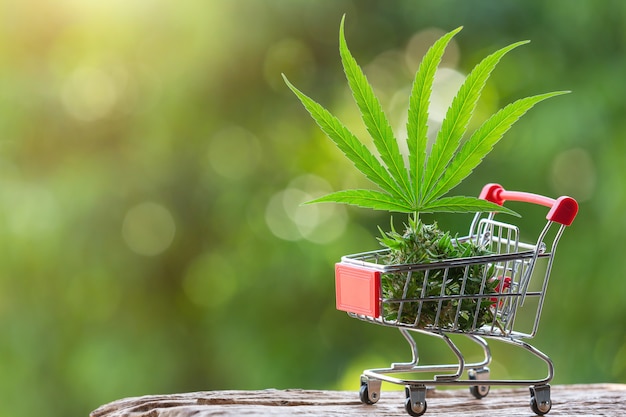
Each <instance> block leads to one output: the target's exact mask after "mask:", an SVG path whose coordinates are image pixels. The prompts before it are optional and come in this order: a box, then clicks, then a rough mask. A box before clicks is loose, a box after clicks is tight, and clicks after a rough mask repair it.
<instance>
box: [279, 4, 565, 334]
mask: <svg viewBox="0 0 626 417" xmlns="http://www.w3.org/2000/svg"><path fill="white" fill-rule="evenodd" d="M344 21H345V16H344V18H343V19H342V21H341V25H340V29H339V52H340V55H341V62H342V65H343V69H344V72H345V75H346V78H347V80H348V84H349V87H350V90H351V91H352V95H353V97H354V100H355V101H356V104H357V106H358V108H359V110H360V112H361V115H362V119H363V122H364V123H365V126H366V128H367V131H368V132H369V134H370V136H371V138H372V140H373V143H374V146H375V148H376V151H377V153H378V155H376V154H375V153H373V152H372V151H370V150H369V148H368V147H367V146H366V145H365V144H364V143H363V142H361V141H360V140H359V139H358V138H357V137H356V136H355V135H354V134H353V133H352V132H350V130H348V128H346V126H344V124H342V123H341V122H340V121H339V119H338V118H337V117H335V116H334V115H332V114H331V113H330V112H329V111H328V110H327V109H325V108H324V107H322V106H321V105H320V104H318V103H317V102H315V101H314V100H312V99H311V98H310V97H308V96H307V95H305V94H304V93H302V92H301V91H300V90H298V89H297V88H296V87H295V86H294V85H293V84H291V83H290V82H289V80H288V79H287V77H285V76H284V75H283V78H284V79H285V82H286V83H287V85H288V86H289V88H290V89H291V90H292V91H293V92H294V93H295V94H296V96H297V97H298V98H299V99H300V101H301V102H302V104H303V105H304V107H305V108H306V110H308V112H309V113H310V114H311V116H312V117H313V119H314V120H315V121H316V122H317V124H318V125H319V126H320V128H321V129H322V131H323V132H324V133H325V134H326V135H327V136H328V137H329V138H330V139H331V140H332V141H333V142H334V143H335V144H336V145H337V147H338V148H339V149H340V150H341V151H342V152H343V153H344V155H345V156H346V157H347V158H348V159H349V160H350V161H351V162H352V163H353V164H354V166H355V167H356V168H357V169H358V170H359V171H360V172H361V173H362V174H363V175H365V177H367V178H368V179H369V180H370V181H371V182H372V183H374V184H375V185H376V186H377V189H371V190H365V189H352V190H343V191H337V192H333V193H331V194H328V195H326V196H323V197H320V198H317V199H315V200H313V201H311V202H310V203H321V202H335V203H343V204H349V205H354V206H359V207H365V208H370V209H374V210H384V211H389V212H397V213H407V214H408V216H409V221H408V222H407V223H406V231H405V232H404V233H403V234H399V233H396V232H395V231H393V230H392V231H391V232H388V233H384V234H383V236H382V238H380V239H379V240H380V241H381V243H382V244H383V245H384V246H386V247H387V248H388V249H389V255H388V259H387V261H388V262H390V263H396V262H397V263H428V262H432V261H435V260H441V259H444V258H451V257H460V256H465V255H466V254H470V255H476V254H478V251H479V250H480V248H471V247H469V248H468V247H467V246H463V245H459V244H458V242H456V241H455V239H453V238H451V237H450V236H449V234H447V233H444V232H442V231H440V230H439V229H438V228H437V227H436V225H426V226H428V227H424V226H425V225H424V224H423V223H422V221H421V219H420V215H421V214H422V213H435V212H458V213H463V212H483V211H498V212H506V213H509V214H515V213H514V212H512V211H511V210H509V209H507V208H504V207H501V206H498V205H496V204H494V203H491V202H488V201H484V200H481V199H478V198H474V197H466V196H448V195H447V194H448V192H450V191H451V190H452V189H453V188H455V187H456V186H458V185H459V184H460V183H461V182H462V181H463V180H464V179H465V178H466V177H467V176H468V175H469V174H471V173H472V171H473V170H474V169H475V168H476V167H477V166H478V165H479V164H480V162H481V161H482V160H483V159H484V157H485V156H486V155H487V154H488V153H489V152H490V151H491V150H492V149H493V147H494V145H495V144H496V143H497V142H498V141H499V140H500V139H501V138H502V136H503V135H504V134H505V133H506V132H507V131H508V130H509V129H510V128H511V126H512V125H513V124H514V123H515V122H516V121H517V120H518V119H519V118H520V117H521V116H523V115H524V114H525V113H526V112H527V111H528V110H530V109H531V108H532V107H533V106H534V105H535V104H537V103H539V102H541V101H543V100H546V99H548V98H550V97H554V96H557V95H560V94H564V93H566V92H565V91H560V92H551V93H546V94H540V95H535V96H531V97H526V98H522V99H519V100H517V101H515V102H513V103H511V104H509V105H507V106H505V107H503V108H502V109H500V110H499V111H497V112H496V113H495V114H493V115H492V116H491V117H489V118H488V119H487V120H486V121H485V122H484V123H482V125H481V126H480V127H478V128H477V129H476V130H475V131H474V132H473V133H471V135H467V134H466V133H467V132H466V131H467V128H468V124H469V121H470V119H471V117H472V115H473V113H474V111H475V109H476V105H477V102H478V100H479V98H480V95H481V93H482V90H483V87H484V86H485V83H486V81H487V80H488V78H489V76H490V75H491V73H492V71H493V69H494V68H495V67H496V65H497V64H498V62H499V61H500V60H501V59H502V57H503V56H504V55H505V54H506V53H508V52H509V51H511V50H513V49H515V48H517V47H518V46H521V45H523V44H525V43H527V41H522V42H517V43H513V44H511V45H509V46H506V47H504V48H502V49H500V50H498V51H496V52H494V53H492V54H491V55H489V56H487V57H486V58H484V59H483V60H482V61H481V62H479V63H478V64H477V65H476V66H475V67H474V68H473V69H472V71H471V72H470V73H469V75H468V76H467V78H466V79H465V81H464V82H463V84H462V85H461V87H460V88H459V90H458V92H457V94H456V96H455V97H454V99H453V100H452V103H451V105H450V107H449V108H448V110H447V113H446V115H445V118H444V120H443V122H442V124H441V128H440V129H439V131H438V132H437V135H436V138H435V141H434V142H433V143H432V146H431V147H430V149H427V148H428V118H429V104H430V96H431V92H432V86H433V81H434V77H435V73H436V70H437V67H438V66H439V64H440V62H441V58H442V56H443V54H444V51H445V49H446V46H447V45H448V44H449V42H450V41H451V39H452V38H453V37H454V36H455V35H456V34H457V33H458V32H459V31H460V30H461V29H462V28H461V27H459V28H457V29H455V30H453V31H451V32H449V33H447V34H445V35H444V36H442V37H441V38H440V39H439V40H437V41H436V42H435V43H434V44H433V45H432V47H431V48H430V49H429V50H428V51H427V53H426V54H425V55H424V57H423V59H422V61H421V63H420V65H419V68H418V70H417V73H416V74H415V79H414V81H413V86H412V89H411V94H410V96H409V99H408V119H407V124H406V131H407V137H406V144H407V148H408V158H407V159H408V163H406V162H405V158H404V156H403V155H402V153H401V152H400V147H399V143H398V141H397V139H396V137H395V135H394V132H393V130H392V128H391V124H390V123H389V120H388V118H387V117H386V115H385V113H384V112H383V110H382V107H381V105H380V102H379V100H378V98H377V97H376V95H375V94H374V91H373V88H372V86H371V85H370V84H369V82H368V80H367V78H366V76H365V74H364V73H363V70H362V69H361V67H360V66H359V65H358V64H357V62H356V60H355V59H354V57H353V56H352V54H351V53H350V50H349V49H348V45H347V43H346V39H345V35H344ZM426 232H428V233H429V235H428V236H426V235H425V233H426ZM428 245H430V246H428ZM470 245H471V244H470ZM476 273H477V274H479V275H477V276H482V275H480V274H482V273H483V271H476ZM416 275H417V274H416ZM470 278H471V277H470ZM430 279H431V280H432V279H433V277H431V278H430ZM397 281H399V280H395V281H394V276H393V274H388V275H387V276H383V282H382V286H383V297H388V298H399V295H398V294H400V295H401V294H402V292H401V290H402V288H400V289H398V287H399V286H400V285H399V284H398V282H397ZM421 285H422V284H421V283H420V281H419V277H417V276H416V279H415V285H414V286H415V288H413V296H415V297H419V293H420V291H421V287H420V286H421ZM440 285H444V283H441V284H440ZM445 285H448V284H447V283H446V284H445ZM490 285H493V286H494V288H487V291H495V284H490ZM450 288H452V287H450ZM436 290H437V289H436V288H434V287H433V291H434V292H435V293H436ZM398 291H400V292H399V293H398ZM429 291H430V290H429ZM416 294H417V295H416ZM485 302H486V303H487V305H488V304H489V302H488V301H485ZM468 307H469V306H468ZM481 307H482V306H481ZM393 313H394V311H387V312H385V314H393ZM412 318H414V317H410V313H408V312H407V313H406V317H401V318H400V319H403V320H404V319H406V320H407V321H410V320H411V319H412ZM485 320H487V318H485ZM427 324H428V323H424V325H427Z"/></svg>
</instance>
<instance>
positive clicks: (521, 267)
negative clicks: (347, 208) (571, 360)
mask: <svg viewBox="0 0 626 417" xmlns="http://www.w3.org/2000/svg"><path fill="white" fill-rule="evenodd" d="M480 198H482V199H484V200H488V201H491V202H493V203H496V204H498V205H502V204H503V203H504V202H505V201H521V202H527V203H533V204H539V205H542V206H547V207H549V208H550V210H549V212H548V215H547V216H546V218H547V220H548V222H547V224H546V226H545V227H544V228H543V230H542V231H541V232H540V234H539V238H538V239H537V241H536V242H534V243H523V242H520V239H519V229H518V227H516V226H514V225H511V224H507V223H503V222H500V221H497V220H495V219H494V216H495V213H493V212H492V213H476V215H475V217H474V220H473V221H472V224H471V226H470V231H469V235H467V236H465V237H462V238H458V239H457V243H456V244H457V245H458V244H459V242H463V241H465V242H467V241H470V242H472V243H473V244H475V245H477V246H479V247H481V248H482V249H483V250H484V251H483V252H481V253H485V255H479V256H471V257H467V258H460V259H450V260H444V261H437V262H432V263H428V264H402V265H386V264H384V263H383V260H384V257H385V255H386V253H388V250H386V249H385V250H379V251H372V252H365V253H360V254H355V255H348V256H344V257H343V258H342V260H341V262H340V263H338V264H337V265H336V271H335V272H336V274H335V278H336V301H337V308H338V309H339V310H343V311H347V312H348V314H349V315H350V316H351V317H354V318H358V319H360V320H363V321H366V322H369V323H374V324H379V325H383V326H391V327H396V328H399V330H400V333H402V335H403V336H404V337H405V338H406V340H407V341H408V343H409V345H410V347H411V351H412V354H413V358H412V361H411V362H408V363H392V364H391V366H390V367H389V368H383V369H368V370H365V371H363V374H362V375H361V389H360V398H361V402H363V403H364V404H374V403H376V402H377V401H378V400H379V398H380V391H381V383H382V382H383V381H385V382H389V383H392V384H399V385H404V386H405V393H406V401H405V409H406V411H407V413H408V414H409V415H411V416H421V415H422V414H424V413H425V412H426V392H427V388H426V387H427V385H428V386H433V385H434V386H437V385H448V386H450V385H460V386H468V387H469V391H470V393H471V394H472V395H473V396H474V397H476V398H477V399H481V398H483V397H485V396H486V395H487V394H488V393H489V389H490V387H491V386H492V385H503V386H528V387H529V389H530V397H531V398H530V407H531V409H532V410H533V411H534V412H535V413H536V414H538V415H544V414H546V413H548V412H549V411H550V409H551V406H552V402H551V400H550V385H549V382H550V381H551V380H552V377H553V374H554V366H553V364H552V361H551V360H550V358H549V357H548V356H547V355H546V354H544V353H543V352H541V351H539V350H538V349H536V348H535V347H533V346H531V345H530V344H528V343H526V342H524V341H523V340H522V339H528V338H532V337H534V336H535V334H536V332H537V327H538V325H539V318H540V316H541V310H542V306H543V302H544V297H545V295H546V289H547V286H548V279H549V277H550V270H551V268H552V262H553V260H554V254H555V251H556V247H557V244H558V242H559V239H560V238H561V235H562V234H563V231H564V229H565V227H566V226H569V225H570V224H571V223H572V222H573V220H574V218H575V217H576V213H577V212H578V204H577V203H576V201H575V200H574V199H573V198H570V197H560V198H558V199H556V200H555V199H551V198H548V197H543V196H540V195H536V194H531V193H525V192H514V191H506V190H505V189H504V188H502V187H501V186H500V185H498V184H487V185H486V186H485V187H484V188H483V190H482V192H481V195H480ZM553 226H554V227H553ZM550 242H551V244H550ZM453 272H454V274H456V276H459V273H460V278H459V279H457V281H456V282H455V283H454V285H456V286H457V287H456V290H455V291H450V289H451V286H452V285H453V283H452V282H451V281H452V280H451V279H448V277H451V276H452V274H453ZM390 280H394V282H395V283H396V285H399V286H400V288H402V290H401V293H402V297H399V298H385V297H384V294H385V288H384V285H385V282H387V283H388V282H390ZM435 280H436V281H437V283H436V284H437V287H436V288H437V291H438V293H437V294H436V295H432V291H431V290H430V288H432V285H434V284H433V282H434V281H435ZM493 280H496V281H497V283H496V284H497V285H495V289H494V285H489V284H490V283H493ZM398 282H399V284H398ZM470 284H472V285H470ZM466 288H478V290H477V291H472V292H468V291H466ZM409 313H410V314H409ZM410 332H416V333H422V334H427V335H430V336H435V337H437V338H440V339H442V340H443V341H444V342H445V343H446V344H447V345H448V346H449V348H450V349H451V350H452V352H453V353H454V355H455V356H456V358H457V359H458V363H454V364H442V365H419V364H418V362H419V355H418V349H417V343H416V342H415V339H414V338H413V336H412V335H411V333H410ZM452 334H462V335H465V336H467V338H469V340H471V341H473V342H475V343H476V344H477V345H478V346H479V347H480V350H482V352H483V353H484V358H483V359H482V360H480V361H478V362H473V363H468V362H467V361H466V360H465V358H464V356H463V354H462V352H461V350H460V349H459V348H458V347H457V345H456V344H455V343H454V342H453V341H452V339H451V338H450V336H451V335H452ZM486 339H495V340H500V341H502V342H505V343H507V344H510V345H514V346H517V347H520V348H523V349H525V350H526V351H528V352H530V353H531V354H532V355H535V356H536V357H538V358H539V359H541V360H542V361H543V362H544V363H545V365H546V366H547V371H548V374H547V376H546V377H545V378H543V379H538V380H504V379H490V372H489V367H488V366H489V364H490V363H491V351H490V348H489V345H488V344H487V340H486ZM470 344H471V345H473V344H472V343H470ZM415 373H422V375H424V374H426V375H428V377H426V376H424V377H423V378H421V379H407V375H409V376H410V375H412V374H415Z"/></svg>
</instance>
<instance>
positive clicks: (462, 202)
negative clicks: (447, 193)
mask: <svg viewBox="0 0 626 417" xmlns="http://www.w3.org/2000/svg"><path fill="white" fill-rule="evenodd" d="M420 211H421V212H422V213H435V212H448V213H475V212H478V211H497V212H499V213H507V214H512V215H514V216H518V217H519V214H517V213H516V212H514V211H513V210H511V209H508V208H506V207H503V206H499V205H497V204H495V203H492V202H490V201H486V200H481V199H479V198H475V197H462V196H461V197H444V198H440V199H438V200H434V201H431V202H430V203H427V204H425V205H424V206H422V207H420Z"/></svg>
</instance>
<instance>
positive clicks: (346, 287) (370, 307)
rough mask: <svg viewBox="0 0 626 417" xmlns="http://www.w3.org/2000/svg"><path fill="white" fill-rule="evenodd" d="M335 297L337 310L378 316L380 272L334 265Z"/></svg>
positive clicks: (351, 266) (339, 264)
mask: <svg viewBox="0 0 626 417" xmlns="http://www.w3.org/2000/svg"><path fill="white" fill-rule="evenodd" d="M335 296H336V301H337V310H341V311H347V312H349V313H354V314H363V315H365V316H369V317H378V316H380V271H373V270H371V269H366V268H360V267H357V266H353V265H346V264H341V263H338V264H336V265H335Z"/></svg>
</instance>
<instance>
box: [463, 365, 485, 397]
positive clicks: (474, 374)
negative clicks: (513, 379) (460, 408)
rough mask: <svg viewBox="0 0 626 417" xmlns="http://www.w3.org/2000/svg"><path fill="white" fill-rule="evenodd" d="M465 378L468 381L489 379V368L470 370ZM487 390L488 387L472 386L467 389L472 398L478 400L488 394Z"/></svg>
mask: <svg viewBox="0 0 626 417" xmlns="http://www.w3.org/2000/svg"><path fill="white" fill-rule="evenodd" d="M467 376H468V377H469V380H470V381H480V380H481V379H483V380H484V379H489V368H482V369H470V370H469V372H468V375H467ZM489 388H490V386H489V385H472V386H470V387H469V392H470V394H472V395H473V396H474V398H476V399H477V400H480V399H483V398H485V397H486V396H487V394H489Z"/></svg>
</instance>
